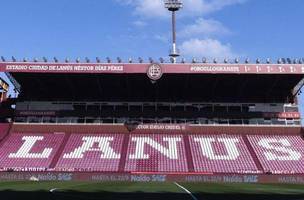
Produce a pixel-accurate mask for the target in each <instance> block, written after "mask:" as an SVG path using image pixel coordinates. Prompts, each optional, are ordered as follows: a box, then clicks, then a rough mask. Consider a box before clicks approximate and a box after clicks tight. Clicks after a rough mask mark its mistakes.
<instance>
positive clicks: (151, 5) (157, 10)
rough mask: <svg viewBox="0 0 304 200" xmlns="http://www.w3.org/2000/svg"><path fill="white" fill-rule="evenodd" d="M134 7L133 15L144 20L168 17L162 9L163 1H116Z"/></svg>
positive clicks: (167, 13) (166, 12)
mask: <svg viewBox="0 0 304 200" xmlns="http://www.w3.org/2000/svg"><path fill="white" fill-rule="evenodd" d="M117 1H118V2H120V3H122V4H125V5H129V6H132V7H134V14H136V15H139V16H141V17H145V18H165V17H168V16H170V15H169V12H168V11H167V10H166V9H165V8H164V2H163V0H117Z"/></svg>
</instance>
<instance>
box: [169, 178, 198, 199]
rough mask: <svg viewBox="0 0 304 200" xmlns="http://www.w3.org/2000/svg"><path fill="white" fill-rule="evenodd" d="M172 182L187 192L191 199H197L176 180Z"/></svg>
mask: <svg viewBox="0 0 304 200" xmlns="http://www.w3.org/2000/svg"><path fill="white" fill-rule="evenodd" d="M174 184H175V185H176V186H177V187H179V188H181V189H182V190H184V191H185V192H186V193H187V194H189V195H190V196H191V197H192V199H194V200H198V199H197V198H196V197H195V196H194V195H193V194H192V193H191V192H190V191H189V190H187V189H186V188H185V187H183V186H181V185H180V184H178V183H177V182H174Z"/></svg>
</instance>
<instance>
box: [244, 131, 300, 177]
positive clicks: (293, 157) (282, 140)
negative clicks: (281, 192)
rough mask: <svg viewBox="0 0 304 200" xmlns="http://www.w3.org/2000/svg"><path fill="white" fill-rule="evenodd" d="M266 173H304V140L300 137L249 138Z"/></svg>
mask: <svg viewBox="0 0 304 200" xmlns="http://www.w3.org/2000/svg"><path fill="white" fill-rule="evenodd" d="M248 139H249V141H250V143H251V145H252V147H253V148H254V150H255V152H256V155H257V157H258V159H259V160H260V162H261V164H262V166H263V168H264V171H265V172H268V173H275V174H290V173H304V157H303V155H304V140H303V139H302V138H301V137H300V136H271V135H262V136H261V135H254V136H248Z"/></svg>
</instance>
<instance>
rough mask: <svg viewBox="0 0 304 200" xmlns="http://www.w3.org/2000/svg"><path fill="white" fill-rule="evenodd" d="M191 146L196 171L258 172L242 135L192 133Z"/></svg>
mask: <svg viewBox="0 0 304 200" xmlns="http://www.w3.org/2000/svg"><path fill="white" fill-rule="evenodd" d="M190 148H191V152H192V156H193V164H194V170H195V171H196V172H219V173H234V172H237V173H248V172H253V173H256V172H258V169H257V167H256V165H255V163H254V161H253V159H252V157H251V155H250V152H249V151H248V149H247V147H246V144H245V143H244V141H243V139H242V137H241V136H234V135H229V136H228V135H222V136H221V135H219V136H217V135H192V136H190Z"/></svg>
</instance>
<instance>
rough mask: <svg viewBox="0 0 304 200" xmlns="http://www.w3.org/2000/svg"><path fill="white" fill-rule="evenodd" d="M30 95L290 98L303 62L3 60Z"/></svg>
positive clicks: (156, 98)
mask: <svg viewBox="0 0 304 200" xmlns="http://www.w3.org/2000/svg"><path fill="white" fill-rule="evenodd" d="M0 71H4V72H9V73H10V74H11V75H12V76H13V77H14V78H15V79H16V80H17V81H18V82H19V83H20V85H21V87H22V88H21V89H22V92H21V96H20V97H21V98H23V99H31V100H77V101H79V100H91V101H159V102H160V101H175V102H198V101H199V102H286V101H292V96H294V95H295V93H293V89H294V88H295V87H296V86H297V84H298V83H300V81H301V80H302V79H303V77H304V65H303V64H248V63H246V64H229V63H226V64H217V63H180V64H168V63H161V64H157V63H39V62H33V63H29V62H24V63H20V62H5V63H0Z"/></svg>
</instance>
